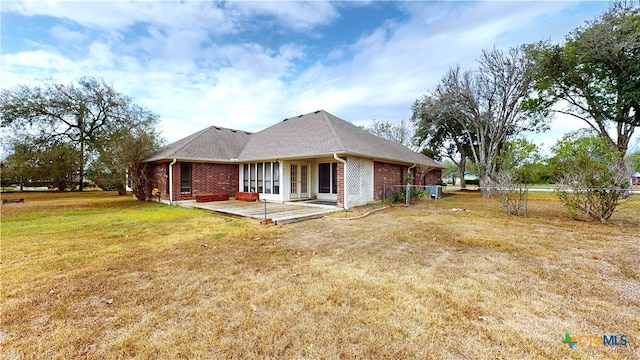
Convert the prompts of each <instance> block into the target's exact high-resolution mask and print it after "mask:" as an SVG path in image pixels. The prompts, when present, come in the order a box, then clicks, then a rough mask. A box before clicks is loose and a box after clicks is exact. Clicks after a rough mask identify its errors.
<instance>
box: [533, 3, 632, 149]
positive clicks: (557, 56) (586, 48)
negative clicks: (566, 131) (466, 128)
mask: <svg viewBox="0 0 640 360" xmlns="http://www.w3.org/2000/svg"><path fill="white" fill-rule="evenodd" d="M528 52H529V55H530V56H531V58H532V59H535V62H536V64H537V75H536V84H535V85H536V86H535V88H536V90H537V92H536V93H535V96H533V97H532V98H531V99H529V100H528V102H527V107H528V109H529V110H530V111H532V112H548V111H555V112H558V113H562V114H568V115H571V116H574V117H576V118H578V119H581V120H583V121H584V122H586V123H587V124H588V125H589V127H590V128H591V129H593V130H595V131H596V132H597V133H598V134H599V135H600V136H602V137H603V138H604V139H606V140H607V142H609V143H610V144H611V145H612V146H614V147H615V148H616V149H617V151H618V152H619V153H620V157H623V156H624V154H625V153H626V151H627V148H628V146H629V140H630V139H631V137H632V135H633V133H634V130H635V128H636V127H638V126H640V1H638V0H633V1H617V2H615V3H613V4H612V5H611V6H610V8H609V9H608V10H607V11H606V12H605V13H604V14H602V15H601V16H600V17H598V18H597V19H595V20H593V21H591V22H589V23H587V24H586V25H585V26H583V27H580V28H578V29H576V30H574V31H573V32H571V33H570V34H569V35H568V36H567V37H566V41H565V43H564V44H562V45H554V44H551V43H549V42H548V41H546V42H541V43H539V44H535V45H531V46H529V49H528ZM562 101H564V102H565V103H566V104H568V106H566V107H561V106H560V105H562V103H561V102H562ZM612 129H614V131H615V133H616V134H615V136H611V135H610V130H612Z"/></svg>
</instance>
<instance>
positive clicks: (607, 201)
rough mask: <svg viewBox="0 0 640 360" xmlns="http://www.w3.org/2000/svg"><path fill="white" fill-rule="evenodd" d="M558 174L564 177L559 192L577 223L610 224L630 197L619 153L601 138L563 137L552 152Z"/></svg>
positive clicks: (627, 179)
mask: <svg viewBox="0 0 640 360" xmlns="http://www.w3.org/2000/svg"><path fill="white" fill-rule="evenodd" d="M553 151H554V152H555V153H556V156H555V157H554V158H553V159H552V161H553V163H554V165H555V168H556V171H558V172H562V173H563V174H564V175H563V176H562V177H561V178H560V179H559V181H558V183H559V185H560V186H561V188H560V189H558V190H557V191H556V194H557V195H558V198H559V199H560V201H561V202H562V204H563V205H564V206H565V208H567V209H568V210H569V212H570V213H571V215H572V217H573V218H574V219H577V220H587V219H594V220H599V221H603V222H604V221H606V220H608V219H609V218H610V217H611V215H613V213H614V211H615V209H616V207H617V206H618V204H619V203H620V201H621V200H623V199H625V198H627V197H628V196H629V191H628V190H629V188H630V182H629V174H628V171H627V169H626V166H625V165H624V163H623V162H622V159H621V157H620V154H619V153H618V152H617V150H616V149H615V148H614V147H613V146H612V145H611V144H609V143H608V142H607V140H605V139H603V138H602V137H599V136H584V135H581V134H580V133H574V134H570V135H568V136H566V137H564V138H563V139H562V140H561V141H559V142H558V144H557V145H556V146H555V147H554V148H553Z"/></svg>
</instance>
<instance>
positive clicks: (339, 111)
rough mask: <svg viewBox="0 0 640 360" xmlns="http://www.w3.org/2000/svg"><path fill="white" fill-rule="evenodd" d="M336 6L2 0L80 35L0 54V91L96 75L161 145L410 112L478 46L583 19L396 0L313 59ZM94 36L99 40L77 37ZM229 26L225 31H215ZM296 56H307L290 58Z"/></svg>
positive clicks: (63, 32) (556, 31) (542, 34)
mask: <svg viewBox="0 0 640 360" xmlns="http://www.w3.org/2000/svg"><path fill="white" fill-rule="evenodd" d="M7 4H8V5H7ZM340 6H342V5H338V4H335V3H328V2H315V1H313V2H285V3H282V2H275V3H264V2H226V3H224V4H222V3H210V2H204V1H184V2H173V1H171V2H168V1H166V2H165V1H162V2H142V1H136V2H127V1H115V2H65V1H62V2H10V3H3V9H2V11H3V12H7V11H10V12H16V13H20V14H24V15H29V16H31V15H48V16H52V17H55V18H60V19H64V20H65V23H66V24H68V22H72V23H74V24H76V26H74V27H71V26H65V25H55V26H53V27H52V28H51V29H50V34H51V36H52V37H54V38H55V39H58V40H61V41H62V40H63V39H65V38H66V39H67V40H69V41H76V42H77V41H87V42H88V43H89V45H88V46H87V47H86V50H85V52H84V53H79V54H78V53H76V54H65V53H61V52H60V51H59V50H57V49H56V47H55V44H45V45H43V44H40V45H39V46H40V49H39V50H34V51H21V52H16V53H5V54H2V55H0V59H1V61H2V73H3V74H2V75H3V81H4V83H3V87H5V86H6V85H7V86H8V85H10V84H17V83H30V82H33V79H43V78H47V77H49V76H53V77H54V78H56V79H60V81H65V82H68V81H72V80H74V79H77V78H79V77H81V76H84V75H89V76H98V77H103V78H104V79H105V81H107V82H108V83H113V85H114V87H115V88H116V89H117V90H118V91H121V92H123V93H125V94H128V95H131V96H133V97H135V100H136V101H137V102H138V103H140V104H141V105H143V106H145V107H148V108H150V109H151V110H153V111H155V112H157V113H158V114H160V115H161V116H162V127H163V129H164V135H165V136H166V137H167V138H168V140H170V141H175V140H177V139H179V138H180V137H183V136H186V135H189V134H190V133H193V132H194V131H197V130H199V129H202V128H204V127H206V126H210V125H219V126H225V127H230V128H236V129H241V130H248V131H257V130H260V129H262V128H264V127H266V126H269V125H271V124H273V123H275V122H277V121H279V120H281V119H283V118H285V117H289V116H294V115H298V114H302V113H306V112H310V111H315V110H319V109H325V110H327V111H330V112H332V113H335V114H336V115H337V116H340V117H342V118H344V119H346V120H349V121H353V122H354V123H357V124H362V123H364V122H368V121H370V120H371V119H373V118H377V119H381V120H389V121H394V122H395V121H400V120H403V119H409V118H410V116H411V104H412V103H413V101H414V100H416V99H418V98H419V97H421V96H422V95H423V94H424V93H426V92H427V91H428V90H430V89H431V88H433V86H435V84H436V83H437V82H438V81H439V79H440V77H441V76H442V75H443V74H444V73H445V71H446V70H447V69H448V68H449V67H450V66H455V65H456V64H460V65H461V66H462V67H463V68H470V67H474V66H475V60H476V59H477V58H478V56H479V54H480V50H481V49H483V48H490V47H492V46H493V45H494V44H496V45H497V46H500V47H503V46H513V45H519V44H521V43H522V42H529V41H535V40H539V39H542V38H553V39H555V40H556V41H557V40H560V39H561V38H562V37H563V36H564V34H566V33H567V32H568V31H569V30H571V29H573V28H575V27H577V26H579V25H580V24H581V23H582V21H584V20H585V18H584V17H585V15H584V14H579V13H571V12H570V13H565V12H566V11H567V9H573V8H575V7H576V6H577V5H576V4H574V3H570V2H542V3H538V2H525V3H523V2H478V3H475V2H454V3H450V2H446V3H445V2H407V3H402V4H401V6H402V7H403V9H404V10H405V11H406V12H407V14H408V15H409V20H406V21H405V20H399V19H395V20H390V21H387V22H385V23H383V24H381V25H380V26H379V27H378V28H376V29H373V30H371V31H369V32H368V33H365V34H363V35H362V36H361V37H359V38H357V39H346V40H344V41H340V42H339V44H340V45H337V47H333V48H328V49H326V53H325V54H324V57H321V58H309V56H311V55H310V53H309V52H308V51H309V49H310V48H312V47H313V46H315V44H314V43H313V39H317V38H319V37H322V36H325V34H324V33H323V30H324V29H327V28H328V26H329V25H330V24H331V23H332V22H333V21H335V20H336V19H337V18H338V17H339V16H340V14H339V12H338V10H337V9H339V8H340ZM357 6H367V5H366V4H357ZM371 6H377V4H375V3H374V4H373V5H371ZM576 14H577V15H576ZM78 26H80V28H79V29H78ZM81 27H85V28H86V30H87V32H86V33H85V32H82V30H81V29H82V28H81ZM70 29H73V30H70ZM246 29H250V30H252V31H254V30H256V29H257V30H260V31H262V32H266V33H268V32H287V31H292V32H300V33H302V34H303V36H302V37H301V38H300V39H303V40H295V39H294V38H292V39H294V40H291V39H288V40H286V41H287V42H286V43H275V44H267V43H260V42H259V41H258V40H255V39H244V38H243V37H242V36H240V35H242V34H244V32H243V31H244V30H246ZM93 32H96V33H98V34H99V36H98V37H95V35H91V36H94V38H90V37H89V36H90V35H89V34H91V33H93ZM228 35H233V36H232V38H233V39H236V40H234V42H233V43H229V41H228V39H223V38H224V37H225V36H228ZM234 36H235V37H234ZM296 41H297V42H296ZM36 45H37V44H36ZM307 63H312V65H304V66H305V67H303V64H307ZM563 124H565V122H562V123H558V124H556V125H554V128H562V125H563ZM571 126H573V125H571ZM545 143H547V142H546V141H545Z"/></svg>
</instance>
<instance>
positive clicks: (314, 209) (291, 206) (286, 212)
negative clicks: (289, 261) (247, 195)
mask: <svg viewBox="0 0 640 360" xmlns="http://www.w3.org/2000/svg"><path fill="white" fill-rule="evenodd" d="M179 205H180V206H183V207H190V208H197V209H205V210H211V211H214V212H217V213H221V214H230V215H237V216H244V217H250V218H254V219H258V220H262V219H264V218H265V202H264V201H259V202H246V201H237V200H228V201H213V202H206V203H197V202H195V201H181V202H180V204H179ZM266 210H267V218H270V219H272V220H273V221H274V222H275V223H276V224H289V223H293V222H298V221H304V220H310V219H317V218H320V217H323V216H325V215H326V214H329V213H332V212H338V211H342V209H341V208H338V207H335V206H326V205H317V204H305V203H304V202H291V203H283V204H280V203H272V202H267V203H266Z"/></svg>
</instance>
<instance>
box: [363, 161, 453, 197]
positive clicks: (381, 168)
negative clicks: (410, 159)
mask: <svg viewBox="0 0 640 360" xmlns="http://www.w3.org/2000/svg"><path fill="white" fill-rule="evenodd" d="M408 171H409V166H403V165H398V164H390V163H383V162H378V161H376V162H374V163H373V200H375V201H381V200H383V199H384V187H385V186H393V185H404V182H405V179H406V176H407V172H408ZM411 174H412V175H413V182H412V185H434V184H440V182H442V170H441V169H430V170H429V169H428V170H426V171H425V170H423V169H422V168H419V167H414V168H412V169H411Z"/></svg>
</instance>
